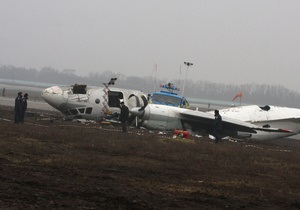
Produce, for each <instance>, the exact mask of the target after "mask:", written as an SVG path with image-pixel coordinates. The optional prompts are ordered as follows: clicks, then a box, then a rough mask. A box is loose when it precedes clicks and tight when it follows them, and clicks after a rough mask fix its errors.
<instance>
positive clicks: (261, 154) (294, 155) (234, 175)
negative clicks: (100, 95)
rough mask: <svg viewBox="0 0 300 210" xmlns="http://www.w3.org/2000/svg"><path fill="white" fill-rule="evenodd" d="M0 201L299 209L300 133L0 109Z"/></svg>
mask: <svg viewBox="0 0 300 210" xmlns="http://www.w3.org/2000/svg"><path fill="white" fill-rule="evenodd" d="M0 114H1V119H0V128H1V133H0V139H1V140H0V186H1V190H0V208H3V209H44V208H45V209H54V208H55V209H219V208H228V209H237V208H251V209H253V208H269V209H274V208H276V209H280V208H282V209H286V208H287V209H293V208H295V209H296V208H300V202H299V201H300V190H299V186H300V179H299V174H300V165H299V159H300V141H296V140H290V139H285V140H280V141H269V142H264V143H259V142H254V143H244V142H239V143H230V142H223V143H221V144H217V145H216V144H213V143H212V141H211V140H209V139H208V138H196V137H191V139H190V140H185V139H173V138H172V136H173V134H172V133H171V132H167V133H165V134H159V133H158V132H149V131H147V130H141V129H136V128H131V129H129V131H130V132H129V133H126V134H123V133H121V128H120V127H118V126H116V125H115V126H103V125H100V124H80V123H74V122H65V121H62V116H61V115H60V114H57V113H51V112H47V111H41V110H29V112H28V115H27V116H26V119H25V124H22V125H16V124H14V123H13V121H12V119H13V110H12V108H11V107H1V108H0Z"/></svg>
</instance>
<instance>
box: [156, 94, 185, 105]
mask: <svg viewBox="0 0 300 210" xmlns="http://www.w3.org/2000/svg"><path fill="white" fill-rule="evenodd" d="M152 102H153V103H154V104H165V105H168V106H176V107H178V106H180V105H181V98H180V97H176V96H175V95H162V94H153V96H152Z"/></svg>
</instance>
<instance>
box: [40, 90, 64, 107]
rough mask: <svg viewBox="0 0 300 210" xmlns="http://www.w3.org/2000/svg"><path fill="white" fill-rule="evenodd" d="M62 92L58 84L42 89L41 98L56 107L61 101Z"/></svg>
mask: <svg viewBox="0 0 300 210" xmlns="http://www.w3.org/2000/svg"><path fill="white" fill-rule="evenodd" d="M62 92H63V91H62V89H61V88H60V87H58V86H53V87H49V88H46V89H45V90H43V91H42V98H43V99H44V100H45V101H46V102H47V103H48V104H50V105H51V106H53V107H56V106H57V105H59V103H61V100H62V98H61V97H62Z"/></svg>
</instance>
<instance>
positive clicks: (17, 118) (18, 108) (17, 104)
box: [15, 92, 22, 123]
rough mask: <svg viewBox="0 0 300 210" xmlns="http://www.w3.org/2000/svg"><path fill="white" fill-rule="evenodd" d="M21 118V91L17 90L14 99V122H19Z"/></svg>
mask: <svg viewBox="0 0 300 210" xmlns="http://www.w3.org/2000/svg"><path fill="white" fill-rule="evenodd" d="M21 119H22V92H18V96H17V97H16V99H15V123H20V122H21Z"/></svg>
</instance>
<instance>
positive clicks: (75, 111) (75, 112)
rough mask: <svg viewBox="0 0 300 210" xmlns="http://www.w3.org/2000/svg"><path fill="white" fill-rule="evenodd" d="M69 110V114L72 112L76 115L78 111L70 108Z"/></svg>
mask: <svg viewBox="0 0 300 210" xmlns="http://www.w3.org/2000/svg"><path fill="white" fill-rule="evenodd" d="M70 112H71V114H72V115H76V114H78V111H77V109H71V110H70Z"/></svg>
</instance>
